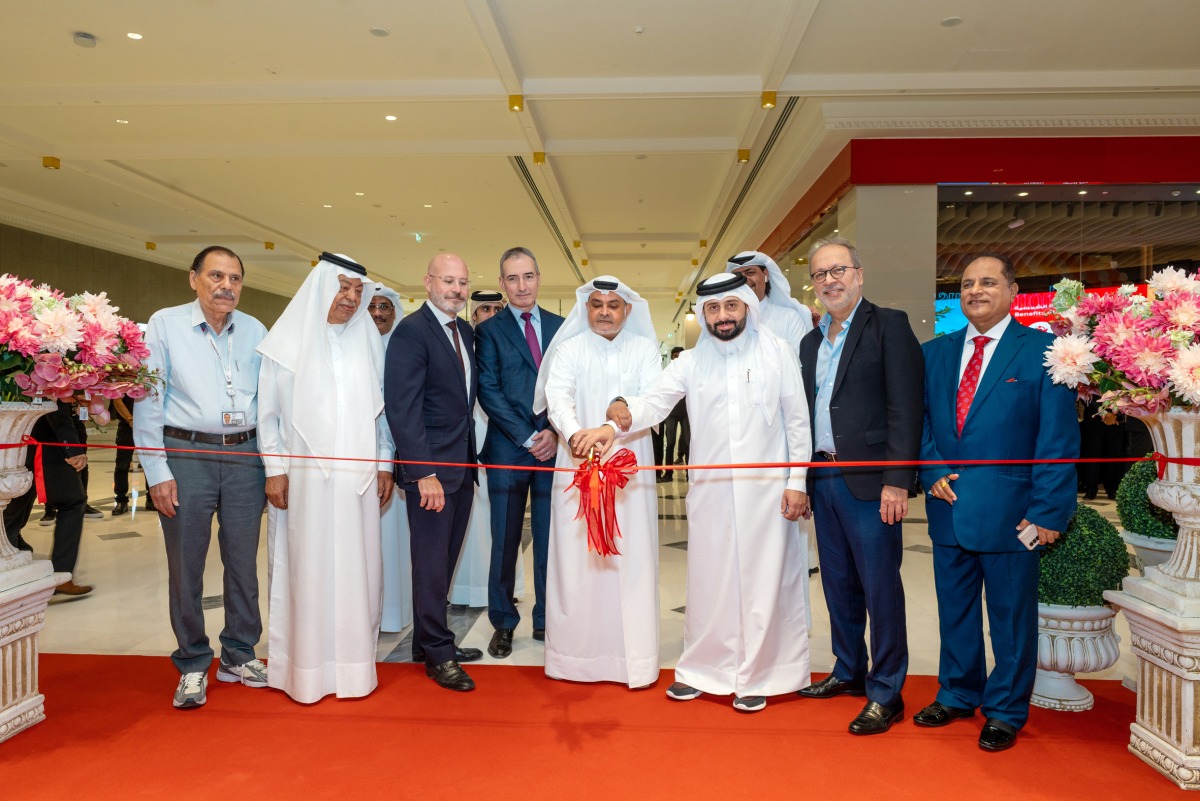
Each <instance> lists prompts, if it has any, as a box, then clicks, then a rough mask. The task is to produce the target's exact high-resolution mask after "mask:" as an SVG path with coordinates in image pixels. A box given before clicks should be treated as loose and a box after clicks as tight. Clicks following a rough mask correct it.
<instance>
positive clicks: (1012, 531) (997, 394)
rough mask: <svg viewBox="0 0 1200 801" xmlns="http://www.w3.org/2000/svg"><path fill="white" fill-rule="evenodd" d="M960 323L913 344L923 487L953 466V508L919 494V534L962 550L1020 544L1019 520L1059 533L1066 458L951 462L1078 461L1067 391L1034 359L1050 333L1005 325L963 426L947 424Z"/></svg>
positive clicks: (1067, 479) (1065, 510)
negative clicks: (920, 394) (921, 398)
mask: <svg viewBox="0 0 1200 801" xmlns="http://www.w3.org/2000/svg"><path fill="white" fill-rule="evenodd" d="M965 339H966V329H965V328H964V329H962V330H959V331H955V332H954V333H952V334H947V335H946V336H943V337H938V338H936V339H932V340H930V341H929V342H926V343H925V344H924V345H922V350H923V351H924V353H925V430H924V434H923V437H922V441H921V459H922V460H923V461H933V462H938V463H940V464H936V465H932V466H926V467H922V468H921V481H922V483H923V484H924V485H925V486H926V487H927V488H928V487H932V486H933V483H934V482H935V481H937V480H938V479H940V478H941V477H942V476H944V475H946V474H947V473H958V474H959V476H960V477H959V479H958V481H956V482H955V483H954V486H953V489H954V492H955V493H956V494H957V495H958V500H957V501H956V502H955V503H954V505H953V506H951V505H950V504H948V503H946V502H944V501H939V500H936V499H934V498H930V497H926V512H927V514H928V517H929V536H930V538H931V539H932V540H933V541H934V543H936V544H938V545H959V546H961V547H963V548H966V549H968V550H972V551H981V552H987V553H1002V552H1009V551H1023V550H1024V549H1025V546H1024V545H1022V544H1021V543H1020V542H1019V541H1018V540H1017V530H1016V526H1017V524H1018V523H1020V522H1021V519H1022V518H1024V519H1027V520H1028V521H1029V522H1031V523H1036V524H1037V525H1039V526H1042V527H1043V528H1048V529H1052V530H1054V531H1065V530H1066V527H1067V524H1068V523H1069V522H1070V519H1071V516H1072V515H1073V514H1074V513H1075V505H1076V487H1077V478H1076V474H1075V465H1073V464H1054V465H1032V466H1031V465H997V466H983V467H981V466H971V465H964V466H961V467H959V466H956V465H955V463H954V462H955V460H956V459H1078V458H1079V422H1078V419H1077V417H1076V413H1075V393H1074V392H1073V391H1072V390H1070V389H1068V388H1067V387H1065V386H1062V385H1060V384H1054V383H1052V382H1051V380H1050V376H1049V374H1048V373H1047V372H1046V368H1045V366H1043V364H1042V360H1043V359H1044V357H1045V352H1046V348H1047V347H1048V346H1049V345H1050V343H1051V342H1052V341H1053V339H1054V338H1053V336H1052V335H1050V334H1048V333H1046V332H1044V331H1038V330H1035V329H1032V328H1027V327H1026V326H1023V325H1021V324H1020V323H1018V322H1017V321H1016V320H1013V321H1011V322H1010V323H1009V325H1008V328H1007V329H1006V330H1005V332H1004V335H1003V336H1002V337H1001V338H1000V341H999V342H997V343H996V345H995V348H996V350H995V352H994V353H993V354H992V358H991V360H990V361H989V362H988V366H987V370H986V371H985V372H984V374H983V375H982V376H981V377H980V379H979V386H978V387H977V389H976V391H975V398H974V400H973V401H972V403H971V409H970V411H969V412H968V414H967V419H966V422H965V424H964V426H963V431H962V438H961V439H960V438H959V436H958V434H957V432H956V431H955V428H956V423H955V397H956V396H957V394H958V368H959V363H960V361H961V359H962V353H963V342H964V341H965Z"/></svg>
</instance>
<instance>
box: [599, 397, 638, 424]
mask: <svg viewBox="0 0 1200 801" xmlns="http://www.w3.org/2000/svg"><path fill="white" fill-rule="evenodd" d="M605 419H606V420H612V421H613V422H614V423H616V424H617V425H618V426H620V428H621V430H622V431H628V430H629V427H630V426H631V425H633V415H632V414H630V413H629V406H628V405H627V404H626V403H625V401H623V400H615V401H613V402H612V403H610V404H608V411H607V412H606V413H605Z"/></svg>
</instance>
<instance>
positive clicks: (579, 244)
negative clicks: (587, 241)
mask: <svg viewBox="0 0 1200 801" xmlns="http://www.w3.org/2000/svg"><path fill="white" fill-rule="evenodd" d="M582 244H583V243H582V242H580V241H579V240H578V239H573V240H571V247H574V248H577V247H579V246H581V245H582Z"/></svg>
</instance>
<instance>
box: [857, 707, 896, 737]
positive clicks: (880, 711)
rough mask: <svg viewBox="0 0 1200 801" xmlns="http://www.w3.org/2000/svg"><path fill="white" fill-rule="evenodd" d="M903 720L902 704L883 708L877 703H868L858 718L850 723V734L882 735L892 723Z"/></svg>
mask: <svg viewBox="0 0 1200 801" xmlns="http://www.w3.org/2000/svg"><path fill="white" fill-rule="evenodd" d="M902 720H904V702H903V701H901V702H900V703H898V704H896V705H895V706H890V707H889V706H884V705H883V704H881V703H879V702H878V701H868V702H867V705H866V706H864V707H863V710H862V712H859V713H858V717H856V718H855V719H854V720H852V721H850V733H851V734H883V733H884V732H885V731H887V730H888V729H890V728H892V724H893V723H899V722H900V721H902Z"/></svg>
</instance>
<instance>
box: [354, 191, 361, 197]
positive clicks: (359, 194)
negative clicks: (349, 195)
mask: <svg viewBox="0 0 1200 801" xmlns="http://www.w3.org/2000/svg"><path fill="white" fill-rule="evenodd" d="M354 195H355V197H362V196H363V193H362V192H355V193H354Z"/></svg>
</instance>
